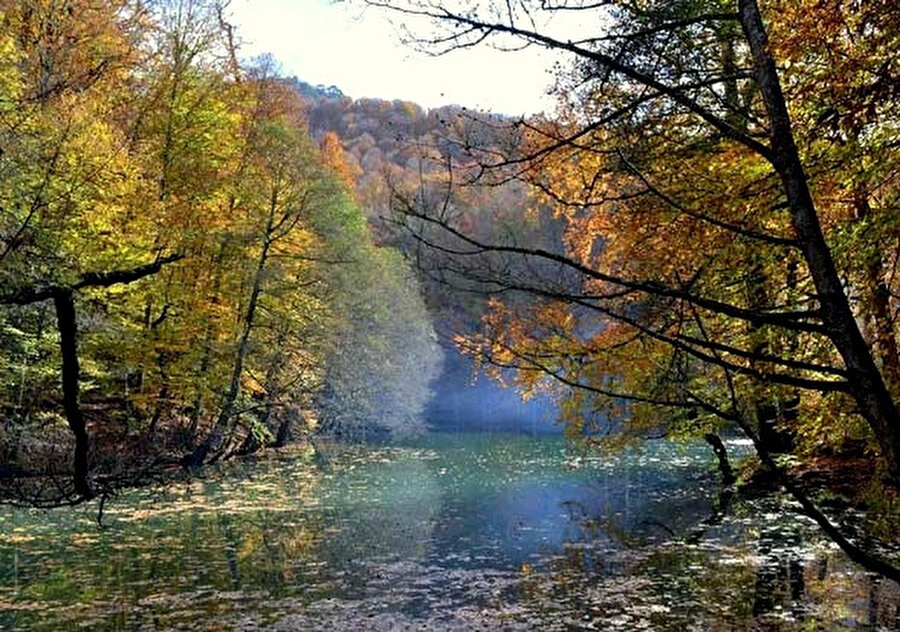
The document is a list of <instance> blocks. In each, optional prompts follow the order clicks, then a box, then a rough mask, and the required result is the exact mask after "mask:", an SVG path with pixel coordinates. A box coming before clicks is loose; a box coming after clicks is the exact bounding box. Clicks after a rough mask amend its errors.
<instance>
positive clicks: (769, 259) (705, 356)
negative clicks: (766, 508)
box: [370, 0, 900, 576]
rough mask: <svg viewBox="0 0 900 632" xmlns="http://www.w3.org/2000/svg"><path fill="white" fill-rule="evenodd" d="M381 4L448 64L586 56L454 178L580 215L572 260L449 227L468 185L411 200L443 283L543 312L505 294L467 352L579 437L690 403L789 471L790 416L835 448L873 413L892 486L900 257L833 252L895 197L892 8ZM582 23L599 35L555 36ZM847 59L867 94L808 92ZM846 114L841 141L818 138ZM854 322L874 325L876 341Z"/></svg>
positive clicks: (653, 422) (423, 251)
mask: <svg viewBox="0 0 900 632" xmlns="http://www.w3.org/2000/svg"><path fill="white" fill-rule="evenodd" d="M370 4H374V5H377V6H383V7H388V8H391V9H393V10H396V11H399V12H401V13H402V14H403V15H404V16H406V18H407V19H408V20H414V19H423V20H425V21H426V22H427V23H428V24H429V25H430V26H431V27H432V28H433V29H436V34H434V33H435V30H432V32H431V33H432V34H429V35H427V36H422V37H420V38H418V39H416V40H415V41H416V43H418V44H419V45H421V46H425V47H429V48H430V49H431V50H432V51H435V50H436V51H438V52H443V51H448V50H452V49H453V48H458V47H466V46H472V45H476V44H479V43H481V42H484V41H490V42H494V43H496V44H497V45H501V46H504V47H511V48H515V47H517V46H522V45H532V46H541V47H545V48H547V49H550V50H554V51H558V52H560V53H562V54H566V55H568V56H569V58H570V60H571V70H570V71H569V72H568V73H566V74H564V75H563V76H561V77H560V85H559V87H558V92H559V93H560V95H561V100H562V102H561V107H560V110H559V116H558V117H554V118H545V119H542V120H541V119H539V120H530V121H525V120H522V121H517V122H516V123H515V124H514V126H513V127H514V129H513V130H512V136H513V137H514V138H517V140H518V142H517V144H516V146H515V148H514V149H513V150H512V151H506V152H498V151H497V150H496V148H494V147H491V148H484V147H482V148H480V150H479V147H478V146H477V145H475V146H474V148H475V151H473V152H470V157H469V160H468V164H462V165H457V166H456V167H455V168H454V176H455V178H456V179H457V180H459V179H460V178H461V176H460V174H462V179H463V180H465V174H466V173H469V174H473V173H474V176H469V178H470V180H471V179H473V178H474V179H477V180H478V181H480V182H481V183H487V184H496V183H498V182H502V181H505V180H508V179H518V180H521V181H523V182H525V183H527V184H528V185H529V186H530V187H532V190H533V191H535V192H536V193H535V195H536V197H537V199H538V200H540V201H541V202H543V203H546V204H549V205H551V206H552V208H553V212H554V213H555V214H556V215H557V216H558V217H561V218H563V220H564V221H565V222H566V225H567V228H566V232H565V235H564V239H563V242H562V243H561V244H560V247H559V248H542V247H534V246H530V245H529V244H526V243H522V242H520V241H519V240H517V239H516V237H515V236H510V237H509V238H506V239H501V240H486V239H483V238H481V237H479V236H477V235H474V234H473V233H472V232H471V231H469V230H467V228H466V227H465V226H464V225H462V224H460V223H459V222H458V220H457V219H456V218H455V217H454V212H453V211H454V209H453V199H452V195H447V196H445V197H444V198H443V201H441V202H440V203H438V204H436V205H431V206H429V205H427V204H423V203H422V201H423V200H426V199H427V195H423V194H421V193H418V194H416V195H405V196H404V195H401V196H399V197H398V200H397V205H398V209H399V211H400V215H399V219H398V221H400V222H401V223H403V224H404V225H405V226H406V227H407V228H408V229H409V231H410V232H411V233H412V234H413V235H414V238H415V240H416V243H417V244H419V245H420V246H421V248H420V254H419V256H420V257H421V258H422V259H423V260H425V261H427V262H428V263H427V264H426V265H427V269H428V271H429V272H430V273H431V274H432V275H434V276H438V277H441V278H442V279H445V280H447V281H448V282H453V283H456V284H463V285H465V286H466V287H468V288H469V289H472V290H475V291H481V292H484V293H487V294H490V295H494V296H502V297H507V296H510V295H516V294H518V295H529V296H531V297H533V298H535V299H536V300H518V299H512V300H511V299H509V298H506V299H505V300H502V301H501V300H496V301H495V302H494V304H493V305H494V309H493V313H492V314H491V315H490V316H489V317H488V319H487V321H486V327H487V329H486V332H485V335H484V336H483V337H481V338H478V339H476V340H471V339H470V340H464V341H462V342H463V344H464V345H466V346H468V347H469V348H474V350H475V351H476V352H477V353H479V354H480V355H481V356H482V357H484V358H485V359H487V360H488V361H493V362H496V363H497V364H500V365H501V366H504V367H507V366H508V367H512V368H515V369H519V377H520V379H521V380H522V384H523V386H525V387H526V388H533V387H534V386H535V385H536V384H537V382H538V379H537V378H536V377H534V376H546V375H550V376H552V377H554V378H555V379H556V380H557V381H558V382H560V383H562V384H563V385H564V386H565V387H566V388H565V391H566V392H567V393H568V395H569V399H568V402H567V405H566V407H565V412H566V414H567V418H568V419H569V421H570V422H571V423H572V424H573V425H574V426H575V427H576V429H578V424H581V423H583V421H584V420H585V418H586V416H587V415H586V414H585V413H586V412H587V413H590V412H594V411H598V410H604V411H606V412H609V413H613V414H611V415H607V416H606V417H605V419H608V420H612V422H614V423H615V422H618V421H619V420H621V419H627V420H629V421H630V423H631V426H630V430H631V431H632V432H635V433H636V434H639V435H640V434H646V433H647V432H648V431H650V430H652V429H654V428H657V427H658V426H660V425H661V421H660V417H659V416H658V414H656V411H658V410H659V409H661V408H662V409H668V410H674V411H676V414H675V415H674V418H675V421H676V422H679V423H681V424H682V425H683V426H688V427H691V428H692V429H693V431H694V432H700V433H705V432H707V431H708V430H709V423H699V422H702V421H704V419H703V418H704V417H705V418H707V419H709V420H716V421H715V423H718V424H722V423H724V424H729V425H732V424H733V425H737V426H739V427H740V428H742V429H743V431H744V432H746V433H747V435H748V436H749V437H751V438H752V439H753V440H754V442H755V444H756V445H757V448H758V450H759V452H760V454H761V456H762V457H763V458H764V460H766V462H767V463H769V464H770V465H771V466H772V467H775V468H776V469H777V467H776V465H775V462H774V460H773V459H772V457H771V449H770V446H769V445H767V443H766V441H764V434H765V432H766V431H767V429H768V428H769V425H770V424H771V423H772V422H773V419H772V417H773V415H774V416H775V420H774V421H776V422H780V423H781V424H783V425H789V426H791V429H792V430H794V431H795V432H803V433H805V438H806V439H807V440H809V441H816V440H822V439H823V438H824V437H823V435H827V434H829V433H835V434H837V433H839V431H840V428H841V423H843V418H842V416H841V415H840V414H836V415H834V416H833V417H830V418H825V419H823V418H822V415H821V414H818V415H815V416H816V417H817V418H818V421H817V422H816V423H812V422H810V421H809V419H808V417H809V415H810V412H812V411H814V410H815V408H816V407H821V406H826V405H827V406H831V407H835V408H839V409H843V410H845V411H847V413H848V414H847V416H849V417H852V415H853V414H857V415H859V416H860V417H861V418H862V419H864V421H865V423H866V425H867V426H868V429H869V432H870V436H871V437H872V438H873V439H874V442H875V443H876V444H877V446H878V450H879V452H880V455H881V457H882V460H883V463H884V468H885V470H886V472H887V475H888V477H889V478H890V479H891V480H893V481H895V482H896V481H897V480H900V417H898V411H897V406H896V403H895V401H894V400H893V398H892V396H891V388H892V386H891V384H892V380H893V378H892V371H893V369H892V367H893V366H894V365H895V363H896V361H895V359H894V358H893V355H894V352H893V351H891V348H892V345H891V342H892V341H894V342H895V335H896V332H895V331H894V330H893V328H892V327H891V326H890V325H889V324H888V323H887V322H886V320H885V318H884V317H883V314H884V307H885V305H886V304H887V303H889V302H890V299H887V303H886V300H885V297H886V296H890V294H891V292H892V290H891V289H890V288H889V285H890V283H891V281H890V275H888V274H886V270H885V267H884V263H885V261H890V260H891V257H890V256H888V257H884V256H883V255H880V256H876V257H875V258H874V259H875V262H876V263H878V264H879V265H878V266H873V265H871V263H872V260H873V258H872V257H871V256H870V257H867V259H868V261H869V264H868V266H866V265H861V264H862V262H860V261H857V262H856V263H855V264H854V262H853V261H852V259H851V260H840V261H838V259H837V258H836V254H835V253H836V252H837V253H840V252H842V249H843V247H844V245H845V244H846V243H847V241H846V239H847V236H848V233H854V232H855V231H854V230H853V228H852V227H853V226H854V225H855V226H859V223H860V220H859V219H854V218H848V217H847V214H846V206H845V205H846V202H847V201H848V200H852V199H853V197H854V196H860V197H861V198H862V199H863V200H866V201H868V200H872V199H873V198H878V201H879V202H880V204H879V206H880V207H881V208H884V209H885V211H887V209H889V208H892V207H893V206H894V205H895V202H894V201H893V200H895V199H896V197H895V194H894V193H893V185H892V183H893V181H894V178H895V176H894V174H895V173H896V170H895V169H896V164H895V163H894V162H893V161H889V164H888V165H882V166H881V167H882V169H883V171H881V170H879V173H881V174H883V175H882V176H881V177H876V178H875V181H877V182H878V184H877V185H874V186H873V181H872V180H869V179H868V176H869V175H870V174H868V173H867V174H866V175H865V176H861V174H859V167H858V166H859V165H860V164H868V163H867V162H866V160H865V155H866V154H867V153H868V152H869V151H872V149H874V148H876V147H877V148H878V149H877V152H878V155H882V156H886V154H885V152H888V153H890V152H889V150H888V149H887V148H888V147H889V146H890V141H888V140H887V139H886V137H887V136H889V135H890V132H889V130H891V129H893V128H894V126H895V125H896V120H897V119H896V112H895V111H894V108H895V103H894V101H895V99H894V98H893V96H892V95H893V94H894V92H893V88H888V87H887V86H893V85H895V84H896V82H895V76H896V74H895V62H894V61H893V57H894V56H895V55H893V54H892V53H891V51H892V50H894V52H895V48H896V47H895V42H896V26H895V25H896V20H895V19H894V18H892V17H888V16H891V15H894V16H895V14H896V8H892V7H890V6H888V5H887V3H882V4H881V5H880V6H879V7H878V8H875V9H873V10H871V11H870V10H869V9H868V8H867V9H865V10H863V9H860V8H859V7H857V6H856V5H855V4H850V3H848V4H846V5H845V4H843V3H834V4H831V5H828V6H827V7H824V6H822V5H816V8H815V10H811V9H810V10H808V11H807V12H806V13H803V14H802V16H803V17H801V14H800V13H799V12H798V11H797V10H793V9H790V10H787V11H785V12H781V11H780V10H779V9H780V8H781V7H780V5H777V4H773V5H772V6H767V7H766V9H767V11H766V17H767V18H768V19H769V21H770V23H771V24H770V27H769V28H768V29H767V28H766V26H765V23H764V19H763V15H762V14H761V12H760V7H759V6H758V3H757V2H756V1H755V0H739V1H737V2H735V3H722V2H676V3H671V2H665V3H662V2H659V3H657V2H650V3H631V2H610V3H607V2H603V3H583V2H563V3H559V4H551V5H548V4H546V3H542V4H541V5H540V7H536V6H533V5H529V4H527V3H516V4H506V5H501V4H489V5H486V6H485V5H477V6H474V7H470V8H467V9H466V10H465V11H462V10H456V9H455V8H453V7H452V6H451V5H446V4H442V3H435V2H415V1H413V2H400V3H394V2H384V3H382V2H377V1H376V2H370ZM567 11H578V12H581V13H580V14H579V15H580V17H581V19H580V20H579V24H580V25H595V26H596V30H595V31H594V32H589V33H583V32H581V33H566V34H564V35H558V33H559V32H560V29H559V28H556V29H555V30H554V28H552V27H553V26H554V25H553V24H552V23H551V26H550V27H548V28H546V29H542V28H540V27H539V26H538V25H543V24H547V20H548V15H549V16H553V15H554V14H560V13H564V12H567ZM589 16H590V17H591V18H593V19H589ZM782 18H784V19H789V20H792V21H793V22H792V23H780V22H779V20H780V19H782ZM801 20H802V21H804V22H805V25H804V26H803V27H800V28H799V29H798V27H797V25H796V22H797V21H801ZM820 23H824V24H826V25H828V26H827V27H825V28H823V29H821V30H820V29H818V27H817V26H816V25H818V24H820ZM788 32H792V34H791V35H788V34H787V33H788ZM799 33H802V34H805V36H806V37H808V38H809V40H808V41H807V40H804V39H803V37H804V36H803V35H798V34H799ZM792 46H793V48H792ZM834 50H852V51H853V52H852V53H850V54H848V55H847V56H846V57H845V58H846V59H852V60H855V62H856V63H859V64H861V65H860V66H853V68H854V71H852V72H851V71H849V69H845V70H844V74H843V76H844V77H845V79H844V82H847V81H849V82H850V83H852V84H853V87H852V88H849V87H846V85H845V86H844V87H840V88H839V89H837V90H836V91H835V93H834V94H833V95H829V97H826V98H825V99H823V100H824V101H825V103H822V102H818V103H817V102H815V99H814V98H812V97H810V93H811V92H812V91H813V90H814V89H815V86H817V85H819V84H818V83H817V82H818V81H819V80H820V79H821V77H822V74H823V71H822V70H821V69H822V68H828V67H829V66H830V65H831V64H832V63H833V62H832V61H831V59H832V58H831V56H830V53H831V52H833V51H834ZM812 51H815V52H812ZM779 55H780V57H779ZM863 59H865V60H866V61H865V62H863V61H862V60H863ZM873 60H876V61H877V63H876V64H875V65H874V66H873V68H874V69H875V70H874V71H866V70H863V68H864V67H865V66H864V65H865V63H867V62H871V61H873ZM787 61H796V63H791V64H788V63H786V62H787ZM851 65H852V64H851ZM857 69H858V71H857ZM829 72H830V71H824V73H825V74H828V73H829ZM851 95H852V96H851ZM828 116H834V117H836V118H837V119H838V120H839V121H840V122H839V123H837V124H836V125H837V127H838V130H839V131H837V132H836V133H835V134H833V135H831V136H830V137H829V136H827V135H826V136H824V137H823V135H822V134H821V133H820V130H819V129H817V126H819V125H821V122H822V121H823V120H824V119H823V118H822V117H825V118H826V119H827V117H828ZM859 120H865V123H864V124H862V125H860V124H859V122H858V121H859ZM844 123H847V124H853V125H855V126H856V128H857V132H858V133H857V134H856V136H855V140H854V139H853V138H854V137H852V136H850V135H848V134H846V133H844V132H843V131H841V128H842V125H843V124H844ZM863 129H864V130H865V132H860V131H859V130H863ZM862 139H864V140H862ZM848 141H850V142H848ZM461 145H463V146H465V145H467V143H465V142H464V141H461ZM865 145H868V146H866V147H865V148H864V146H865ZM873 145H874V147H873ZM894 153H896V152H894ZM861 181H862V182H867V184H866V185H863V186H862V187H861V189H860V188H857V187H854V186H853V182H861ZM876 192H877V195H875V194H876ZM836 193H837V194H838V195H839V198H838V200H837V201H836V200H835V199H834V197H832V196H834V195H835V194H836ZM857 206H858V207H859V208H863V209H864V208H865V204H862V205H861V206H860V205H857ZM866 215H867V212H862V213H860V212H857V213H856V216H857V218H859V217H860V216H866ZM876 215H877V212H876ZM863 224H865V225H868V226H879V229H874V230H881V229H882V228H883V227H889V226H893V220H892V219H890V214H889V213H887V214H886V215H882V216H881V217H872V216H871V215H868V219H867V220H865V221H864V222H863ZM858 230H860V229H859V228H857V231H858ZM887 230H888V234H892V233H891V231H892V230H893V229H892V228H888V229H887ZM826 236H827V238H826ZM856 237H857V239H858V237H859V232H856ZM869 243H870V242H869ZM866 250H867V251H869V252H871V250H870V249H869V248H867V249H866ZM878 259H880V261H878ZM876 294H878V296H876ZM879 314H881V315H882V316H879ZM858 322H868V323H872V322H875V323H877V325H876V327H875V329H876V330H877V331H878V332H880V333H879V336H878V339H879V342H878V343H877V345H870V344H869V343H868V342H867V340H866V337H865V336H864V335H863V331H861V330H860V326H859V325H858ZM870 339H871V336H870ZM894 346H895V345H894ZM797 406H802V407H803V408H804V410H802V411H798V410H796V407H797ZM851 409H853V410H854V412H853V413H850V410H851ZM677 411H681V412H677ZM801 412H802V414H801ZM626 430H628V428H626ZM663 430H664V431H666V429H665V428H664V429H663ZM801 496H802V495H801ZM801 502H804V501H802V500H801ZM804 507H808V501H807V502H805V503H804ZM813 509H814V508H813ZM810 511H812V509H810ZM819 518H821V514H819ZM819 518H817V519H819ZM826 522H827V521H826ZM820 524H823V523H822V522H821V521H820ZM823 527H825V528H826V530H827V529H828V527H827V526H825V524H823ZM845 544H846V541H845ZM851 556H856V557H855V559H862V558H863V557H865V555H864V554H862V553H861V552H860V551H858V550H855V551H853V552H852V553H851ZM889 572H894V576H896V572H895V571H889Z"/></svg>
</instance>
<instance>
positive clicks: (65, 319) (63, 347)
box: [53, 290, 94, 499]
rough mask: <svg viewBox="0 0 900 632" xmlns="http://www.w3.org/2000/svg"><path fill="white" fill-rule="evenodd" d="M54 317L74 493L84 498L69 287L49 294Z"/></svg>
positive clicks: (84, 443) (85, 445)
mask: <svg viewBox="0 0 900 632" xmlns="http://www.w3.org/2000/svg"><path fill="white" fill-rule="evenodd" d="M53 302H54V305H55V306H56V320H57V323H58V326H59V350H60V352H61V354H62V389H63V408H64V409H65V413H66V421H67V422H68V424H69V429H71V431H72V434H73V435H75V454H74V458H73V461H74V463H73V466H74V473H73V478H72V482H73V483H74V484H75V492H76V493H77V494H78V495H79V496H81V497H82V498H84V499H90V498H93V497H94V492H93V490H92V489H91V485H90V482H89V481H88V449H89V447H90V442H89V439H88V433H87V427H86V425H85V421H84V415H83V414H82V412H81V406H80V404H79V402H78V390H79V386H78V379H79V368H78V327H77V324H76V322H75V301H74V299H73V297H72V291H71V290H59V291H58V292H56V293H55V294H54V296H53Z"/></svg>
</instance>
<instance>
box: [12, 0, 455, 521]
mask: <svg viewBox="0 0 900 632" xmlns="http://www.w3.org/2000/svg"><path fill="white" fill-rule="evenodd" d="M0 8H2V12H0V82H2V94H3V98H2V101H0V122H2V127H0V147H2V155H0V278H2V288H3V289H2V291H0V348H2V353H0V405H2V410H3V415H2V425H0V454H2V458H0V463H2V469H3V474H4V475H14V476H15V477H16V478H17V479H18V480H28V481H33V482H34V484H33V485H31V484H29V485H26V486H24V487H22V486H21V485H10V486H6V488H5V493H6V495H7V496H8V497H9V496H10V495H12V498H13V499H15V498H20V499H21V500H22V501H23V502H35V503H38V504H41V503H49V504H53V503H58V502H77V501H79V500H83V499H86V498H90V497H92V496H95V495H97V494H104V493H106V492H108V491H110V490H113V489H115V488H116V487H117V486H119V485H122V484H129V483H132V482H141V481H142V480H143V479H144V478H145V477H146V476H149V475H150V474H152V473H153V472H156V471H158V469H159V467H160V466H161V465H164V464H166V463H177V462H178V461H181V462H182V463H183V464H185V465H191V466H194V465H200V464H202V463H207V462H210V461H215V460H218V459H220V458H223V457H225V456H227V455H229V454H233V453H235V452H249V451H254V450H256V449H259V447H261V446H263V445H265V444H267V443H274V444H277V445H281V444H284V443H285V442H286V441H288V440H289V439H290V438H291V437H292V436H294V435H302V434H306V433H309V432H314V431H316V430H317V429H318V430H319V431H321V430H322V429H324V428H328V429H331V430H333V431H335V432H339V431H341V430H343V431H348V432H349V431H350V430H351V429H352V431H353V432H354V433H355V434H357V435H364V434H366V433H367V432H370V431H373V430H377V431H378V432H391V431H393V430H399V429H401V427H402V429H411V428H413V427H415V426H416V425H417V424H418V421H417V420H418V415H419V413H420V412H421V410H422V408H423V406H424V405H425V403H426V401H427V399H428V393H429V383H430V381H431V379H432V378H433V377H434V375H435V372H436V370H437V367H438V365H439V355H440V353H439V350H438V348H437V346H436V345H435V343H434V334H433V332H432V331H431V326H430V321H429V319H428V315H427V313H426V312H425V308H424V304H423V302H422V299H421V298H420V296H419V290H418V285H417V282H416V280H415V278H414V276H413V275H412V272H411V271H410V269H409V267H408V265H407V264H406V263H405V262H404V261H403V259H402V258H400V257H399V256H397V255H396V254H395V253H392V252H391V251H390V249H388V248H385V247H378V246H376V245H374V244H373V242H372V239H371V236H370V233H369V230H368V227H367V223H366V221H365V218H364V215H363V212H362V210H361V207H360V205H359V204H358V202H357V201H356V200H354V196H353V194H352V192H350V191H348V190H347V188H346V184H345V183H344V182H343V181H342V179H341V174H340V173H337V172H336V171H335V170H334V169H333V168H332V167H331V166H329V164H330V163H329V161H328V157H327V156H323V154H322V152H321V151H320V150H319V148H318V147H317V145H316V143H315V142H313V141H312V140H311V139H310V138H309V134H308V131H307V116H308V115H307V112H306V110H305V106H304V103H303V102H302V100H301V99H300V97H299V96H298V94H297V93H296V91H295V90H294V89H293V88H292V87H291V86H290V85H289V84H288V83H287V82H285V81H284V80H283V79H281V78H279V77H277V76H275V75H274V74H273V73H272V71H271V69H270V65H271V64H270V62H268V61H267V60H262V61H260V62H259V63H256V64H254V65H243V66H242V65H239V64H238V63H237V61H236V56H235V52H234V50H233V48H232V47H231V42H232V41H233V40H232V29H231V27H230V26H229V25H228V24H227V22H226V21H225V20H224V17H223V15H222V14H221V13H220V11H219V9H218V5H217V3H212V2H209V3H204V2H191V3H187V2H185V3H182V2H174V3H156V4H153V5H152V7H147V6H144V5H142V4H133V3H128V2H119V1H116V0H111V1H109V2H100V3H97V2H69V3H65V4H59V3H52V2H51V3H46V2H40V1H34V2H23V3H13V2H7V3H4V4H2V5H0ZM401 339H402V344H398V341H399V340H401ZM411 358H414V359H415V366H412V365H411V364H410V362H411V361H412V360H411ZM326 385H327V388H326ZM375 385H377V386H375ZM348 411H353V413H354V414H355V415H356V416H355V417H353V418H352V420H351V417H348V416H345V415H344V413H346V412H348ZM367 411H377V415H375V414H367ZM337 419H345V420H346V421H344V422H339V421H336V420H337ZM342 423H344V424H347V425H346V426H342V425H341V424H342ZM38 474H40V475H53V476H51V477H50V478H49V479H48V478H46V477H45V476H35V475H38ZM26 475H27V478H23V477H25V476H26ZM57 475H58V476H57Z"/></svg>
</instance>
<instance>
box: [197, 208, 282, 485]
mask: <svg viewBox="0 0 900 632" xmlns="http://www.w3.org/2000/svg"><path fill="white" fill-rule="evenodd" d="M271 228H272V216H271V215H270V216H269V222H268V225H267V227H266V237H265V239H264V240H263V244H262V250H261V251H260V255H259V261H258V263H257V266H256V272H255V273H254V275H253V289H252V290H251V292H250V299H249V301H248V303H247V312H246V314H245V316H244V327H243V329H242V330H241V337H240V340H239V342H238V348H237V353H236V354H235V359H234V367H233V369H232V372H231V384H230V386H229V388H228V393H227V394H226V395H225V401H224V402H223V403H222V410H221V411H219V416H218V417H217V418H216V425H215V426H214V427H213V429H212V432H211V433H210V434H209V436H208V437H207V438H206V439H205V440H204V441H203V442H201V443H200V445H198V446H197V447H196V448H195V449H194V451H193V452H191V453H190V454H188V455H187V456H185V457H184V458H183V459H182V465H184V466H185V467H199V466H201V465H203V463H205V462H206V460H207V458H208V457H209V456H210V454H212V455H213V460H215V455H216V454H219V453H220V452H221V451H222V448H223V447H224V444H225V442H226V438H227V435H228V431H229V428H230V426H231V417H232V415H233V414H234V404H235V402H236V401H237V398H238V395H239V394H240V392H241V376H242V375H243V373H244V359H245V358H246V356H247V349H248V348H249V346H250V332H251V330H252V329H253V319H254V318H255V316H256V307H257V304H258V303H259V295H260V294H261V292H262V284H263V273H264V272H265V269H266V261H267V260H268V257H269V248H270V247H271V245H272V242H271V241H270V233H271Z"/></svg>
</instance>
